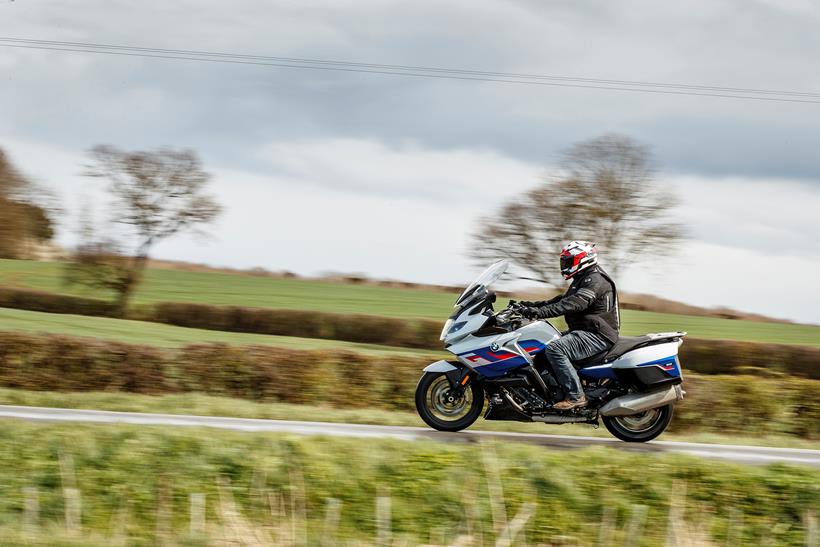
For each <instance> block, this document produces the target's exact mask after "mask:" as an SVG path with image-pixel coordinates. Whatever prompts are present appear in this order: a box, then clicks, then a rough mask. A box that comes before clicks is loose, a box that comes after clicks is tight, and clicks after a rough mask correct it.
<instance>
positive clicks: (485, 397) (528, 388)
mask: <svg viewBox="0 0 820 547" xmlns="http://www.w3.org/2000/svg"><path fill="white" fill-rule="evenodd" d="M508 268H509V262H508V261H506V260H502V261H500V262H496V263H495V264H493V265H492V266H490V267H489V268H488V269H487V270H486V271H485V272H484V273H482V274H481V275H480V276H479V277H478V278H477V279H476V280H475V281H474V282H473V283H472V284H470V286H468V287H467V288H466V289H465V290H464V292H463V293H462V294H461V296H459V297H458V299H457V300H456V303H455V307H454V309H453V313H452V314H451V315H450V317H449V318H448V319H447V322H446V323H445V325H444V328H443V329H442V331H441V340H442V342H443V343H444V346H445V348H446V349H447V350H448V351H449V352H450V353H452V354H453V355H454V356H455V359H452V360H444V361H436V362H435V363H432V364H430V365H428V366H427V367H426V368H425V369H424V374H423V375H422V377H421V380H419V383H418V386H417V387H416V409H417V410H418V413H419V416H421V419H422V420H424V422H425V423H427V425H429V426H430V427H432V428H434V429H438V430H440V431H459V430H462V429H465V428H467V427H469V426H470V425H472V424H473V423H474V422H475V421H476V420H477V419H478V417H479V416H480V415H481V413H482V411H483V409H484V406H485V401H486V403H487V405H486V406H487V410H486V412H485V413H484V418H485V419H486V420H507V421H518V422H543V423H548V424H565V423H588V424H593V425H595V426H596V427H597V425H598V421H599V419H600V420H601V421H603V423H604V426H605V427H606V428H607V429H608V430H609V432H610V433H612V434H613V435H614V436H615V437H617V438H619V439H621V440H623V441H627V442H645V441H649V440H652V439H654V438H655V437H657V436H658V435H660V434H661V433H663V431H664V430H665V429H666V427H667V426H668V425H669V422H670V421H671V420H672V410H673V408H674V406H675V403H676V402H677V401H680V400H681V399H682V398H683V395H684V393H685V392H684V391H683V390H682V388H681V382H682V380H683V376H682V373H681V366H680V361H679V359H678V347H679V346H680V345H681V344H682V343H683V337H684V336H685V335H686V333H685V332H661V333H652V334H645V335H643V336H637V337H620V338H619V339H618V341H617V342H616V343H615V344H614V345H613V346H612V347H611V348H610V349H608V350H606V351H603V352H601V353H599V354H597V355H593V356H591V357H589V358H587V359H584V360H582V361H577V362H575V363H573V364H574V365H575V367H576V369H578V375H579V378H580V379H581V384H582V386H583V388H584V392H585V393H586V396H587V399H588V400H589V404H588V405H587V406H586V407H585V408H575V409H572V410H568V411H560V410H556V409H554V408H553V404H555V403H556V402H558V401H562V400H564V398H565V394H564V392H563V390H562V389H561V387H560V385H559V383H558V382H557V380H556V376H555V373H554V371H553V370H552V367H551V365H550V363H549V361H548V360H547V358H546V356H545V354H544V349H545V348H546V347H547V346H548V345H549V344H551V343H553V342H554V341H555V340H558V339H559V338H560V337H561V333H560V332H559V331H558V330H557V329H556V328H555V327H553V326H552V325H551V324H550V323H549V321H544V320H529V319H527V318H525V317H524V316H523V315H522V314H521V309H522V307H521V305H520V304H517V303H516V302H514V301H510V304H509V305H508V306H507V307H505V308H504V309H503V310H501V311H499V312H495V311H494V310H493V304H494V303H495V301H496V295H495V293H494V292H492V291H490V286H491V285H492V284H493V283H495V282H496V281H498V280H499V279H500V278H501V276H502V275H503V274H504V273H505V272H506V271H507V269H508Z"/></svg>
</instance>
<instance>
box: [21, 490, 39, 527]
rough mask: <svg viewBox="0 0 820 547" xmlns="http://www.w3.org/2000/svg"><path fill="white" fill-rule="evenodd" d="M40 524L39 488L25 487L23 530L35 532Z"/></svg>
mask: <svg viewBox="0 0 820 547" xmlns="http://www.w3.org/2000/svg"><path fill="white" fill-rule="evenodd" d="M39 524H40V498H39V492H37V488H36V487H33V486H27V487H25V488H23V531H24V532H25V533H26V534H34V533H35V532H36V531H37V527H38V526H39Z"/></svg>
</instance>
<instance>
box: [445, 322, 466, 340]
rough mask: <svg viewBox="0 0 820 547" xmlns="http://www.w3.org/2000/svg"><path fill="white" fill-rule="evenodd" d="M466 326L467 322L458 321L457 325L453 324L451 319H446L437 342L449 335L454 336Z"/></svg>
mask: <svg viewBox="0 0 820 547" xmlns="http://www.w3.org/2000/svg"><path fill="white" fill-rule="evenodd" d="M466 324H467V321H459V322H458V323H453V320H452V319H448V320H447V322H446V323H444V328H443V329H442V330H441V337H440V338H439V340H444V339H445V338H447V337H448V336H449V335H451V334H454V333H456V332H458V331H460V330H461V329H462V328H464V325H466Z"/></svg>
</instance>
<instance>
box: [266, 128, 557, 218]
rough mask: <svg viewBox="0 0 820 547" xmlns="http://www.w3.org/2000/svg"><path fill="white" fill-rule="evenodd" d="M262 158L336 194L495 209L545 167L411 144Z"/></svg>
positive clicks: (323, 148)
mask: <svg viewBox="0 0 820 547" xmlns="http://www.w3.org/2000/svg"><path fill="white" fill-rule="evenodd" d="M258 156H259V157H260V158H261V159H262V160H263V161H267V162H268V163H269V164H270V166H271V168H272V170H273V172H276V173H280V174H282V175H285V176H287V177H290V178H292V179H294V180H299V181H300V182H299V184H311V185H315V186H318V187H321V188H328V189H332V190H335V191H337V192H347V193H352V194H358V195H375V196H386V197H390V198H393V199H404V198H413V199H424V200H428V201H439V202H444V203H448V204H452V205H453V206H456V207H458V206H459V205H461V204H465V205H466V206H469V207H474V206H476V205H478V206H484V207H491V206H492V205H493V204H494V202H495V201H496V200H499V199H503V198H504V197H506V196H509V195H510V192H511V191H515V189H519V190H522V189H524V188H526V187H528V186H532V185H534V184H537V183H538V180H539V176H540V175H541V172H542V168H540V167H538V166H537V165H534V164H528V163H525V162H522V161H518V160H515V159H513V158H509V157H505V156H502V155H500V154H498V153H497V152H495V151H493V150H480V149H479V150H474V149H455V150H447V149H430V148H425V147H423V146H420V145H419V144H418V143H415V142H412V141H408V142H405V143H402V144H399V145H397V146H388V145H385V144H384V143H382V142H379V141H376V140H361V139H351V138H347V139H315V140H309V141H282V142H274V143H271V144H268V145H266V146H264V147H263V148H262V149H261V150H260V152H259V153H258Z"/></svg>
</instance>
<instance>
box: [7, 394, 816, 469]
mask: <svg viewBox="0 0 820 547" xmlns="http://www.w3.org/2000/svg"><path fill="white" fill-rule="evenodd" d="M0 418H12V419H20V420H33V421H44V422H86V423H103V424H117V423H123V424H132V425H159V426H172V427H215V428H219V429H231V430H235V431H249V432H275V433H292V434H297V435H328V436H336V437H364V438H367V437H379V438H393V439H402V440H407V441H413V440H416V439H435V440H438V441H446V442H476V441H479V440H481V439H495V440H501V441H510V442H525V443H530V444H536V445H540V446H545V447H549V448H559V449H573V448H583V447H586V446H608V447H612V448H616V449H618V450H628V451H635V452H680V453H685V454H692V455H695V456H701V457H704V458H717V459H723V460H730V461H733V462H736V463H744V464H769V463H776V462H781V463H792V464H803V465H811V466H815V467H820V450H806V449H799V448H768V447H760V446H740V445H724V444H704V443H683V442H675V441H652V442H650V443H641V444H638V443H624V442H621V441H619V440H617V439H614V438H612V439H599V438H594V437H577V436H571V435H538V434H528V433H504V432H493V431H469V430H468V431H462V432H459V433H443V432H440V431H433V430H431V429H427V428H423V427H394V426H383V425H363V424H339V423H328V422H296V421H285V420H252V419H245V418H221V417H213V416H189V415H184V414H142V413H136V412H109V411H101V410H74V409H65V408H42V407H28V406H4V405H0Z"/></svg>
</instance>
